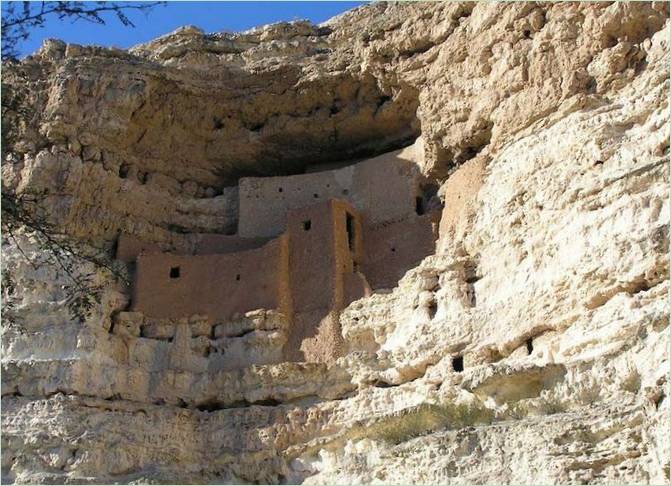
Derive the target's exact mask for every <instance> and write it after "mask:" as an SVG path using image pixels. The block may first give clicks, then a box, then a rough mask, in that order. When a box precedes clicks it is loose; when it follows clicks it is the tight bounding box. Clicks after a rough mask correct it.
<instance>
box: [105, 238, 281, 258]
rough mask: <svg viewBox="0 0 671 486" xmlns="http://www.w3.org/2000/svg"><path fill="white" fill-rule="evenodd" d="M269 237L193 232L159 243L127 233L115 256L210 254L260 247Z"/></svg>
mask: <svg viewBox="0 0 671 486" xmlns="http://www.w3.org/2000/svg"><path fill="white" fill-rule="evenodd" d="M269 241H270V238H240V237H239V236H235V235H220V234H214V233H195V234H190V235H183V237H182V238H181V239H180V240H179V241H173V242H171V243H168V244H163V245H159V244H157V243H151V242H147V241H143V240H141V239H139V238H136V237H134V236H131V235H128V234H121V235H119V239H118V243H117V251H116V258H117V260H121V261H123V262H126V263H131V262H134V261H135V260H136V259H137V257H138V256H139V255H140V253H147V254H151V253H159V252H165V251H170V252H171V253H174V254H178V255H212V254H222V253H232V252H237V251H245V250H252V249H255V248H260V247H262V246H263V245H265V244H266V243H268V242H269Z"/></svg>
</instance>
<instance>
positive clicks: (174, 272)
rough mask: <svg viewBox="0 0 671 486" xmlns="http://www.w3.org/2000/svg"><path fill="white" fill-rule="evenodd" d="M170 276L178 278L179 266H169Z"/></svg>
mask: <svg viewBox="0 0 671 486" xmlns="http://www.w3.org/2000/svg"><path fill="white" fill-rule="evenodd" d="M170 278H179V267H170Z"/></svg>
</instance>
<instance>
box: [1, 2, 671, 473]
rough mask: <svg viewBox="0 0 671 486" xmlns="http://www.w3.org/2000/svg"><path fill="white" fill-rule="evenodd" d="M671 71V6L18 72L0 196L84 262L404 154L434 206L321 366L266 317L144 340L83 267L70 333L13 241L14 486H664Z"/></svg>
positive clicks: (331, 36) (122, 297)
mask: <svg viewBox="0 0 671 486" xmlns="http://www.w3.org/2000/svg"><path fill="white" fill-rule="evenodd" d="M668 56H669V9H668V4H666V3H657V2H654V3H614V4H606V3H557V4H534V3H518V4H515V3H513V4H494V3H478V4H475V3H459V4H457V3H431V4H426V3H424V4H383V3H376V4H372V5H369V6H366V7H363V8H360V9H356V10H354V11H352V12H349V13H347V14H344V15H342V16H339V17H337V18H334V19H332V20H331V21H329V22H327V23H326V24H324V25H321V26H313V25H310V24H308V23H303V22H297V23H291V24H278V25H273V26H266V27H262V28H259V29H256V30H253V31H250V32H247V33H243V34H235V35H228V34H214V35H206V34H204V33H202V32H200V31H199V30H198V29H195V28H184V29H181V30H179V31H177V32H175V33H173V34H170V35H168V36H165V37H163V38H160V39H157V40H155V41H153V42H150V43H148V44H145V45H141V46H137V47H135V48H133V49H131V50H129V51H119V50H113V49H102V48H93V47H82V46H75V45H65V44H63V43H60V42H56V41H51V42H48V43H47V44H46V45H45V46H44V47H43V48H42V49H41V50H40V51H39V52H38V53H36V54H35V55H34V56H32V57H30V58H28V59H26V60H25V61H22V62H21V63H18V64H15V65H11V66H8V67H6V69H5V73H4V74H5V78H4V79H3V83H6V84H7V89H6V90H3V96H5V91H8V92H9V94H7V96H9V97H14V98H15V100H16V102H17V103H18V104H19V108H21V109H18V108H17V110H15V112H10V113H8V114H7V120H3V124H4V123H8V122H11V120H19V121H20V123H16V129H15V130H14V131H13V132H11V133H9V135H10V136H11V138H10V139H9V141H10V142H11V143H12V144H13V145H12V146H11V150H9V151H8V152H7V156H6V159H5V160H4V162H3V167H2V175H3V188H11V189H12V190H14V191H17V192H19V193H25V194H32V195H37V196H38V197H39V198H40V202H41V206H42V207H43V210H44V214H45V215H46V217H47V218H48V219H49V220H50V221H51V222H52V223H53V224H55V225H57V226H58V227H59V228H60V230H62V231H63V232H64V233H66V234H68V235H70V236H71V237H73V238H74V239H76V240H77V241H80V242H81V244H87V245H92V246H93V247H96V248H101V249H104V250H109V247H110V245H111V244H112V243H113V241H114V240H115V238H116V236H117V234H118V233H119V231H125V232H128V233H130V234H133V235H135V236H139V237H144V238H147V239H150V240H152V241H155V242H157V243H166V244H167V243H169V242H171V241H172V240H175V239H180V238H184V235H183V233H189V232H197V231H201V232H220V233H227V232H229V233H230V232H232V231H234V230H235V221H236V218H237V208H236V207H235V204H236V203H235V201H236V200H237V199H236V197H235V188H234V184H235V181H236V179H237V178H238V177H239V176H241V175H245V174H258V175H277V174H295V173H300V172H301V171H303V170H305V169H306V168H309V167H310V166H313V165H317V164H326V163H331V162H337V161H342V160H345V159H359V158H362V157H367V156H369V155H374V154H378V153H382V152H385V151H388V150H391V149H394V148H397V147H400V146H405V145H409V144H411V143H413V142H414V141H415V139H416V138H417V137H418V136H421V143H420V144H417V145H416V147H423V150H424V154H423V156H422V157H421V158H418V160H423V165H422V167H421V169H422V171H423V172H424V173H425V174H426V175H427V176H428V177H431V178H433V180H435V181H436V183H439V184H440V185H441V187H440V190H439V192H438V194H439V196H440V197H441V199H442V201H443V202H444V205H445V208H444V210H443V218H442V220H441V226H440V240H439V244H438V251H437V253H436V254H435V255H432V256H430V257H428V258H426V259H425V260H424V261H423V262H422V263H421V264H420V265H419V266H417V268H414V269H412V270H410V271H409V272H408V273H407V274H406V275H405V277H404V278H403V279H402V280H401V281H400V282H399V285H398V286H397V287H396V288H395V289H393V290H391V291H390V292H389V293H378V294H374V295H372V296H371V297H367V298H364V299H361V300H358V301H356V302H354V303H353V304H351V305H350V306H349V307H348V308H347V309H346V310H345V311H344V312H343V314H342V316H341V326H342V333H343V338H344V341H345V344H346V347H347V351H348V353H347V355H346V356H344V357H342V358H340V359H339V360H338V361H337V362H336V363H335V364H333V365H330V366H327V365H324V364H319V363H281V362H278V361H277V356H278V355H276V354H273V353H274V351H273V350H275V349H278V347H279V346H281V345H282V343H283V342H284V341H283V339H285V338H284V334H283V333H284V331H285V328H286V326H290V325H291V323H286V322H284V321H283V319H282V318H281V316H275V315H271V314H268V313H267V312H266V311H258V312H257V313H252V314H251V315H250V316H245V317H241V319H240V322H238V323H236V324H235V326H234V327H235V330H237V331H236V332H237V333H234V334H231V335H225V334H224V333H223V330H222V329H219V331H217V329H216V328H215V330H214V333H213V334H214V335H206V334H205V333H204V332H203V331H202V329H201V328H200V327H199V320H198V318H197V317H196V318H193V319H192V320H191V321H188V320H187V321H184V322H174V323H150V325H149V326H148V325H147V323H146V322H145V321H144V320H143V319H144V318H143V317H142V316H138V315H133V314H132V313H125V312H124V311H125V309H126V306H127V303H128V299H129V289H128V288H127V287H126V286H124V285H122V284H120V283H117V282H116V281H115V280H114V279H113V278H112V276H111V275H110V274H109V273H108V272H103V271H100V270H98V269H96V268H95V267H94V266H93V265H92V264H80V265H78V266H77V267H76V271H77V272H79V273H81V274H87V273H91V274H93V275H94V276H95V283H96V284H97V285H99V287H100V289H101V295H100V303H99V304H98V305H96V306H95V307H94V308H93V309H91V311H90V312H89V314H88V315H87V316H86V317H85V318H84V319H78V318H75V317H72V316H71V315H70V314H69V313H68V312H67V308H66V302H65V299H66V294H65V292H64V289H63V286H67V285H68V282H69V280H68V275H67V273H66V272H65V270H64V269H62V268H59V267H58V266H56V265H50V264H45V265H38V266H33V265H32V264H31V263H30V261H28V260H26V256H27V257H28V258H30V259H32V260H35V259H38V260H39V259H40V258H41V256H42V254H41V253H42V250H40V248H39V247H37V246H36V245H35V244H34V242H33V241H32V240H31V238H30V237H29V236H26V235H23V234H21V233H18V234H16V235H15V237H14V238H6V239H5V241H3V263H4V265H3V300H4V305H5V310H4V314H3V316H4V317H7V316H9V317H11V320H12V322H11V323H3V329H2V333H3V334H2V340H3V359H2V371H3V373H2V444H1V445H2V481H3V482H17V483H35V482H44V483H47V482H48V483H54V482H57V483H59V482H78V483H79V482H98V483H100V482H117V483H129V482H135V483H146V482H152V483H165V482H172V483H180V482H184V483H187V482H189V483H190V482H197V483H204V482H215V483H216V482H262V483H278V482H289V483H297V482H306V483H308V484H336V483H337V484H345V483H378V484H381V483H396V484H398V483H424V484H425V483H434V484H435V483H440V484H464V483H516V484H540V483H581V484H583V483H609V484H613V483H618V484H663V483H668V481H669V479H670V478H669V456H670V451H669V435H668V430H669V405H670V401H669V398H668V389H669V383H668V371H669V303H668V294H669V284H668V278H669V261H668V251H669V246H668V240H669V235H668V221H669V171H668V158H669V106H668V89H669V86H668V82H669V79H668V78H669V72H668ZM3 87H4V86H3ZM25 108H29V113H30V116H26V111H25ZM380 183H381V184H383V183H384V182H383V181H380ZM141 326H143V327H142V329H144V330H141ZM151 326H153V327H151ZM226 329H228V330H230V329H232V328H231V327H227V328H226ZM217 346H219V348H220V349H223V350H224V351H225V352H237V353H241V351H240V350H244V353H242V354H245V355H249V356H254V357H255V358H254V359H255V360H256V361H255V362H257V363H258V362H259V360H260V361H262V363H263V364H258V365H249V366H247V365H245V367H243V368H242V369H238V370H229V369H225V367H222V365H221V361H220V360H219V358H217V353H216V352H210V351H208V350H209V349H210V348H213V347H214V348H216V347H217ZM242 354H241V358H242ZM250 362H251V361H250Z"/></svg>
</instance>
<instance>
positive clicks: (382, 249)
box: [362, 213, 437, 289]
mask: <svg viewBox="0 0 671 486" xmlns="http://www.w3.org/2000/svg"><path fill="white" fill-rule="evenodd" d="M436 220H437V214H436V213H430V214H425V215H423V216H413V217H412V218H409V219H407V220H405V221H401V222H398V223H391V224H386V225H380V226H377V227H371V226H366V227H365V228H364V241H365V242H366V257H365V260H364V263H363V265H362V271H363V274H364V275H365V276H366V280H367V281H368V283H369V285H370V287H371V288H372V289H384V288H388V289H389V288H393V287H396V284H397V283H398V281H399V280H400V279H401V277H403V275H405V272H407V271H408V270H410V269H411V268H413V267H414V266H416V265H417V263H419V262H420V261H421V260H422V259H423V258H424V257H426V256H428V255H431V254H433V253H434V251H435V248H436V238H437V231H436V226H437V224H436Z"/></svg>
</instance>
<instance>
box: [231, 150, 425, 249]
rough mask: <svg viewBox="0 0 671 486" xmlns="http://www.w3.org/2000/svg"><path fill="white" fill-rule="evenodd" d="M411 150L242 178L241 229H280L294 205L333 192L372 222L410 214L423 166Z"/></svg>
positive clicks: (243, 232)
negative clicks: (409, 156) (307, 170)
mask: <svg viewBox="0 0 671 486" xmlns="http://www.w3.org/2000/svg"><path fill="white" fill-rule="evenodd" d="M406 152H407V151H406ZM406 152H404V151H403V150H397V151H395V152H390V153H388V154H384V155H381V156H379V157H375V158H372V159H368V160H365V161H363V162H360V163H358V164H356V165H350V166H347V167H343V168H340V169H336V170H329V171H324V172H315V173H309V174H299V175H293V176H287V177H248V178H242V179H240V192H239V194H240V212H239V221H238V235H239V236H241V237H264V236H265V237H267V236H276V235H279V234H281V233H282V232H283V231H284V230H285V228H286V221H287V220H286V215H287V213H288V212H289V211H291V210H296V209H301V208H304V207H307V206H310V205H313V204H315V203H316V202H319V201H325V200H328V199H331V198H333V199H343V200H347V201H349V202H350V203H351V204H352V205H353V206H354V207H356V208H357V209H358V210H359V211H360V212H361V214H362V216H363V217H364V218H365V219H366V220H367V221H371V222H372V223H378V222H382V221H396V220H400V219H403V218H405V217H408V216H410V215H412V214H413V213H414V208H415V196H416V195H417V193H418V187H419V182H418V180H419V168H418V166H417V165H416V164H415V163H414V162H412V161H411V160H408V159H407V158H403V157H404V156H403V154H404V153H406Z"/></svg>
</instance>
